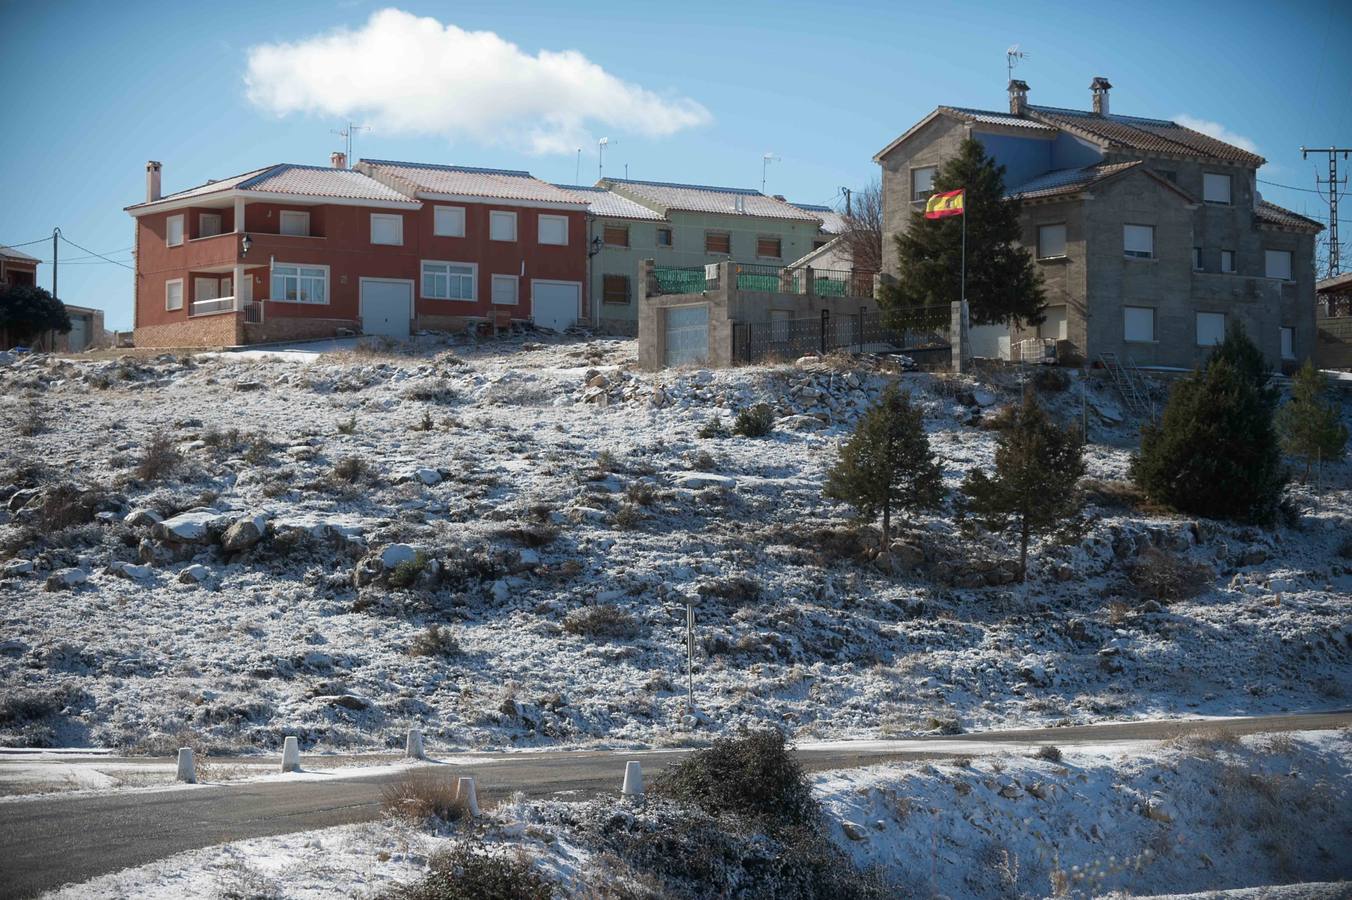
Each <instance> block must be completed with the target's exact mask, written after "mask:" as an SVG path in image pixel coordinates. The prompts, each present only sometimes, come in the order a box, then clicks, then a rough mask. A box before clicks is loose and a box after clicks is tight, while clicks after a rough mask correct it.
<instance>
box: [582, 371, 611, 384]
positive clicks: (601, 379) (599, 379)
mask: <svg viewBox="0 0 1352 900" xmlns="http://www.w3.org/2000/svg"><path fill="white" fill-rule="evenodd" d="M587 387H589V388H604V387H610V382H609V381H607V380H606V376H604V375H602V374H601V373H599V372H598V373H597V374H595V375H593V376H592V377H591V378H588V379H587Z"/></svg>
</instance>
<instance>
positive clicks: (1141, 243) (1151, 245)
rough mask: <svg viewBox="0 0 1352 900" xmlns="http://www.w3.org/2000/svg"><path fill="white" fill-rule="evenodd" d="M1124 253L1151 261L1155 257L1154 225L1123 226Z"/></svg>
mask: <svg viewBox="0 0 1352 900" xmlns="http://www.w3.org/2000/svg"><path fill="white" fill-rule="evenodd" d="M1122 251H1123V252H1124V253H1126V255H1127V256H1130V257H1134V258H1136V259H1151V258H1153V257H1154V255H1155V226H1154V225H1123V226H1122Z"/></svg>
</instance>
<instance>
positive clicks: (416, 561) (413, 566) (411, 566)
mask: <svg viewBox="0 0 1352 900" xmlns="http://www.w3.org/2000/svg"><path fill="white" fill-rule="evenodd" d="M426 568H427V554H426V553H422V552H421V551H420V552H418V553H415V554H414V555H413V558H412V559H406V560H404V561H403V562H401V563H399V564H398V565H396V566H395V567H394V569H393V570H391V571H390V574H389V575H388V576H386V579H385V581H386V583H387V584H388V585H389V586H390V587H392V588H400V589H403V588H411V587H413V585H414V584H415V583H416V582H417V580H418V576H419V575H421V574H422V573H423V571H424V570H425V569H426Z"/></svg>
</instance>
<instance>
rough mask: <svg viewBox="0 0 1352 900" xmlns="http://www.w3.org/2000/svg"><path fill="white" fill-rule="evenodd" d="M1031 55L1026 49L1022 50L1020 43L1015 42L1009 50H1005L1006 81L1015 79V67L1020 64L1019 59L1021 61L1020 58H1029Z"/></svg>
mask: <svg viewBox="0 0 1352 900" xmlns="http://www.w3.org/2000/svg"><path fill="white" fill-rule="evenodd" d="M1029 55H1030V54H1028V53H1025V52H1024V51H1022V50H1020V49H1019V45H1018V44H1013V45H1011V46H1010V48H1009V49H1008V50H1006V51H1005V80H1006V81H1013V80H1014V67H1015V66H1017V65H1018V64H1019V61H1020V60H1025V59H1027V58H1028V57H1029Z"/></svg>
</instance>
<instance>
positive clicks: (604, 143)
mask: <svg viewBox="0 0 1352 900" xmlns="http://www.w3.org/2000/svg"><path fill="white" fill-rule="evenodd" d="M615 143H617V144H618V143H619V141H616V142H615ZM609 146H610V138H608V137H603V138H601V139H600V140H599V141H597V142H596V177H597V179H598V180H599V179H600V178H601V172H602V171H603V170H604V169H605V162H606V148H607V147H609Z"/></svg>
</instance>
